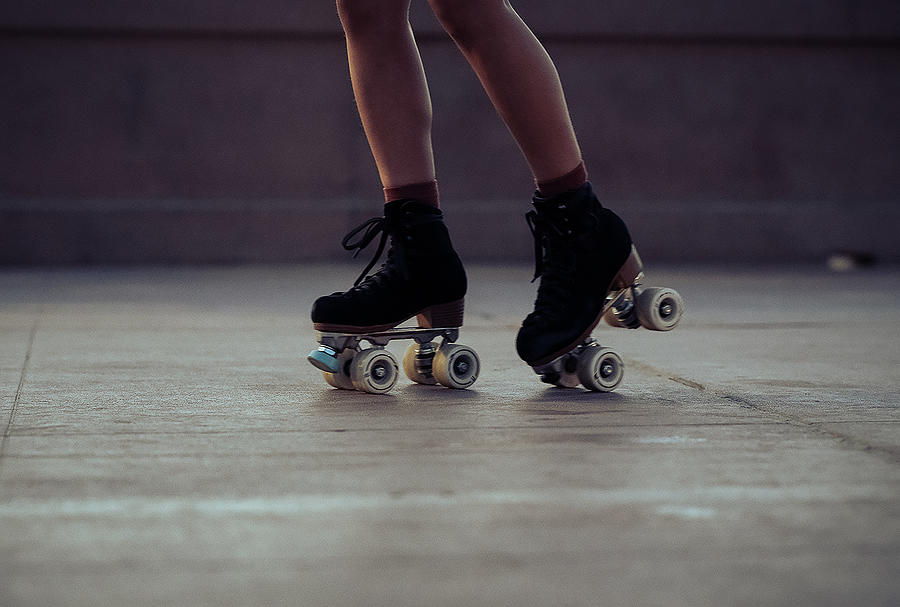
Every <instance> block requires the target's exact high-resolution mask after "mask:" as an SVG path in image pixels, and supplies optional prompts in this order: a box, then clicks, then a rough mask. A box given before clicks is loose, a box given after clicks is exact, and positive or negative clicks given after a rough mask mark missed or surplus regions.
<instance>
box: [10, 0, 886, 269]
mask: <svg viewBox="0 0 900 607" xmlns="http://www.w3.org/2000/svg"><path fill="white" fill-rule="evenodd" d="M687 4H688V5H689V6H687V7H685V6H683V5H681V4H680V3H672V2H664V1H662V0H656V1H654V0H632V1H627V0H615V1H609V2H594V1H592V0H563V1H560V2H544V1H540V0H527V1H526V0H523V1H519V2H515V3H514V5H515V6H516V7H517V9H518V10H519V12H520V13H521V14H522V15H523V17H524V18H525V19H526V21H528V22H529V24H530V25H531V26H532V27H533V28H534V29H535V31H536V32H537V33H538V35H539V36H541V38H542V39H543V40H544V42H545V44H546V46H547V48H548V50H549V51H550V52H551V54H552V55H553V56H554V58H555V60H556V61H557V65H558V67H559V70H560V73H561V75H562V78H563V81H564V85H565V86H566V90H567V95H568V98H569V104H570V107H571V110H572V114H573V118H574V121H575V125H576V129H577V130H578V132H579V134H580V137H581V139H582V144H583V148H584V153H585V158H586V160H587V163H588V168H589V170H590V172H591V175H592V179H593V181H594V183H595V185H596V187H597V189H598V190H600V192H601V193H602V196H603V198H604V199H605V200H606V201H608V203H609V204H610V206H612V207H613V208H615V209H616V210H618V211H620V212H621V213H622V214H623V215H624V216H625V217H626V219H628V220H629V221H630V224H631V226H632V230H633V232H634V234H635V236H636V239H637V240H638V244H639V246H640V248H641V250H642V254H643V256H644V257H645V258H650V259H652V260H672V261H693V260H702V261H707V260H711V261H760V260H770V261H776V260H779V261H780V260H814V259H822V258H824V256H825V255H826V254H827V253H828V252H829V251H832V250H835V249H853V250H862V251H869V252H872V253H875V254H877V255H878V256H879V257H880V258H881V259H885V260H889V261H894V262H896V261H900V239H898V238H897V237H896V232H897V226H900V103H898V99H900V77H898V75H900V3H898V2H897V1H896V0H858V1H851V0H844V1H837V0H797V1H794V2H783V1H775V0H760V1H757V2H738V1H735V0H729V1H724V0H718V1H715V0H695V1H694V2H691V3H687ZM413 21H414V25H415V28H416V31H417V34H418V37H419V40H420V46H421V48H422V54H423V58H424V60H425V64H426V70H427V72H428V74H429V77H430V85H431V91H432V95H433V103H434V110H435V124H434V140H435V146H436V156H437V164H438V171H439V180H440V183H441V191H442V196H443V206H444V208H445V211H446V212H447V216H448V222H449V223H450V224H451V228H452V229H453V232H454V237H455V239H456V241H457V243H458V246H459V248H460V250H461V252H462V253H463V255H464V257H465V258H467V259H472V260H474V259H521V260H527V259H528V258H529V256H530V254H531V249H530V240H529V239H530V235H529V233H528V230H527V228H526V226H525V223H524V221H523V219H522V214H523V213H524V212H525V211H526V210H527V207H528V202H529V196H530V193H531V183H530V176H529V173H528V170H527V167H526V165H525V163H524V161H523V160H522V158H521V156H520V155H519V152H518V150H517V148H516V146H515V144H514V143H513V141H512V139H511V138H510V136H509V135H508V133H507V132H506V129H505V127H504V126H503V124H502V123H501V122H500V121H499V119H498V118H497V117H496V116H495V114H494V112H493V110H492V108H491V106H490V104H489V103H488V102H487V100H486V98H485V96H484V94H483V92H482V91H481V88H480V86H479V84H478V82H477V80H476V79H475V78H474V76H473V75H472V74H471V73H470V71H469V69H468V66H467V65H466V64H465V62H464V61H463V59H462V58H461V57H460V55H459V54H458V53H457V52H456V50H455V48H454V47H453V45H452V43H450V42H449V41H448V40H447V39H446V37H445V36H444V35H443V34H442V33H441V31H440V28H439V27H438V26H437V25H436V23H435V22H434V20H433V18H432V17H431V15H430V13H429V11H428V9H427V5H426V4H425V3H424V2H423V1H422V0H414V2H413ZM380 204H381V200H380V185H379V183H378V179H377V174H376V171H375V167H374V164H373V162H372V160H371V156H370V154H369V151H368V148H367V146H366V142H365V139H364V136H363V134H362V130H361V127H360V126H359V120H358V118H357V116H356V113H355V107H354V102H353V98H352V93H351V90H350V86H349V82H348V75H347V68H346V60H345V55H344V47H343V39H342V34H341V31H340V25H339V23H338V21H337V18H336V15H335V10H334V6H333V4H332V3H331V2H329V1H328V0H322V1H321V2H319V1H316V2H313V1H310V0H305V1H302V2H298V1H293V2H288V1H287V0H259V1H257V2H253V3H250V2H243V3H238V2H232V3H222V2H212V1H210V0H194V1H193V2H184V1H176V0H158V1H155V2H152V3H136V2H131V1H127V2H126V1H124V0H118V1H111V0H107V1H104V2H87V1H85V0H81V1H78V0H69V1H67V2H61V1H58V0H46V1H43V2H39V1H34V0H31V1H26V0H12V1H7V2H4V3H3V4H2V5H0V263H17V264H18V263H58V262H107V261H108V262H147V261H150V262H157V261H163V262H185V261H187V262H207V261H267V260H306V259H317V258H331V257H341V256H343V251H342V250H341V249H340V246H339V240H340V237H341V236H342V235H343V234H344V232H345V231H346V230H347V229H348V228H350V227H352V226H354V225H355V224H356V223H359V222H360V221H362V220H364V219H366V218H368V217H370V216H372V215H374V214H376V213H378V212H379V211H380Z"/></svg>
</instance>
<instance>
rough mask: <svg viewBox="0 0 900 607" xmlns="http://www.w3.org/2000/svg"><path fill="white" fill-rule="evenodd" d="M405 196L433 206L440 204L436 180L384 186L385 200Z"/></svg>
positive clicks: (437, 206) (399, 198)
mask: <svg viewBox="0 0 900 607" xmlns="http://www.w3.org/2000/svg"><path fill="white" fill-rule="evenodd" d="M407 198H411V199H413V200H418V201H419V202H424V203H425V204H430V205H431V206H433V207H435V208H440V206H441V205H440V199H439V196H438V185H437V181H436V180H432V181H426V182H424V183H410V184H407V185H401V186H399V187H396V188H384V201H385V202H393V201H394V200H405V199H407Z"/></svg>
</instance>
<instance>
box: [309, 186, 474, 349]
mask: <svg viewBox="0 0 900 607" xmlns="http://www.w3.org/2000/svg"><path fill="white" fill-rule="evenodd" d="M379 233H380V234H381V239H380V241H379V244H378V250H377V252H376V253H375V257H373V259H372V261H371V262H370V263H369V265H368V266H367V267H366V269H365V270H363V272H362V274H360V276H359V278H357V280H356V282H355V283H354V286H353V288H352V289H350V290H348V291H344V292H338V293H333V294H331V295H327V296H324V297H320V298H319V299H318V300H316V302H315V304H314V305H313V309H312V321H313V325H314V327H315V328H316V330H318V331H326V332H336V333H358V334H363V333H372V332H377V331H384V330H386V329H390V328H393V327H396V326H397V325H399V324H400V323H402V322H404V321H406V320H408V319H410V318H412V317H414V316H416V317H417V319H418V324H419V326H420V327H435V326H440V327H460V326H462V321H463V298H464V296H465V294H466V274H465V270H464V269H463V266H462V262H461V261H460V259H459V256H458V255H457V254H456V251H454V249H453V246H452V244H451V243H450V235H449V233H448V231H447V226H446V225H445V224H444V221H443V213H441V211H440V210H439V209H437V208H435V207H432V206H431V205H428V204H425V203H421V202H418V201H415V200H395V201H392V202H389V203H387V204H385V205H384V217H376V218H373V219H370V220H369V221H367V222H365V223H364V224H362V225H360V226H359V227H357V228H355V229H354V230H352V231H351V232H350V233H349V234H347V235H346V236H345V237H344V239H343V241H342V245H343V246H344V248H345V249H347V250H348V251H353V250H356V251H357V253H359V251H361V250H362V249H363V248H365V247H366V246H367V245H368V244H369V243H370V242H371V241H372V240H374V239H375V238H376V237H377V236H378V235H379ZM388 238H390V247H389V248H388V252H387V260H386V261H385V263H384V264H382V266H381V268H380V269H379V270H378V271H377V272H375V273H374V274H372V275H370V276H369V275H368V272H369V270H371V269H372V267H373V266H374V265H375V264H376V263H377V262H378V259H379V258H380V257H381V254H382V252H383V251H384V248H385V244H386V242H387V240H388ZM354 239H355V240H354Z"/></svg>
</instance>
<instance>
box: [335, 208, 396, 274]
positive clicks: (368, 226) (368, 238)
mask: <svg viewBox="0 0 900 607" xmlns="http://www.w3.org/2000/svg"><path fill="white" fill-rule="evenodd" d="M395 231H396V227H395V226H393V225H392V223H391V221H390V220H389V219H388V218H387V217H373V218H372V219H369V220H368V221H365V222H363V223H362V224H360V225H358V226H356V227H355V228H353V229H352V230H350V231H349V232H348V233H347V235H346V236H344V238H343V239H342V240H341V246H342V247H344V250H346V251H355V252H354V253H353V258H354V259H355V258H356V257H357V256H358V255H359V254H360V253H361V252H362V250H363V249H365V248H366V247H367V246H369V244H370V243H371V242H372V241H373V240H375V238H376V237H377V236H378V235H379V234H381V237H380V239H379V241H378V248H377V250H376V251H375V255H374V256H373V257H372V259H371V261H369V264H368V265H367V266H366V267H365V269H364V270H363V271H362V272H361V273H360V275H359V277H358V278H357V279H356V281H355V282H354V283H353V287H354V288H361V289H364V288H368V287H372V286H377V285H378V284H381V283H383V282H385V281H386V280H389V279H391V278H393V277H395V276H396V275H397V274H400V276H401V277H404V276H405V268H406V264H405V263H403V255H404V253H403V247H394V246H391V248H390V249H389V250H388V257H387V260H386V262H385V263H384V264H382V265H381V267H380V268H379V269H378V271H377V272H375V274H373V275H372V276H368V274H369V270H371V269H372V268H373V267H375V264H376V263H378V260H379V259H381V256H382V254H383V253H384V248H385V246H386V244H387V240H388V237H390V236H392V235H393V234H394V232H395ZM360 233H361V234H362V235H361V236H360ZM357 236H358V238H357ZM354 238H356V240H354Z"/></svg>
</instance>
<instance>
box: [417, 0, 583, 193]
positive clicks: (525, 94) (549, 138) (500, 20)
mask: <svg viewBox="0 0 900 607" xmlns="http://www.w3.org/2000/svg"><path fill="white" fill-rule="evenodd" d="M429 4H430V5H431V8H432V10H433V11H434V13H435V15H436V16H437V18H438V20H439V21H440V22H441V24H442V25H443V27H444V29H445V30H446V31H447V33H448V34H449V35H450V36H451V37H452V38H453V40H454V42H455V43H456V45H457V47H459V49H460V51H461V52H462V54H463V55H464V56H465V58H466V60H467V61H468V62H469V64H470V65H471V66H472V69H473V70H474V71H475V73H476V75H477V76H478V78H479V80H480V81H481V84H482V86H484V89H485V91H486V92H487V94H488V97H489V98H490V99H491V102H492V103H493V104H494V107H495V108H496V109H497V112H498V113H499V114H500V117H501V118H502V119H503V121H504V122H505V123H506V125H507V127H508V128H509V130H510V132H511V133H512V135H513V137H514V138H515V140H516V142H517V143H518V144H519V147H520V148H521V150H522V152H523V154H524V155H525V158H526V160H527V161H528V163H529V165H530V167H531V170H532V173H533V174H534V178H535V181H537V182H539V183H540V182H550V181H554V180H557V179H559V178H561V177H563V176H565V175H567V174H568V173H570V172H572V171H573V169H575V168H576V167H577V166H580V163H581V150H580V148H579V146H578V141H577V139H576V138H575V131H574V129H573V128H572V122H571V119H570V118H569V110H568V107H567V105H566V99H565V95H564V94H563V89H562V85H561V84H560V80H559V75H558V73H557V71H556V67H555V66H554V64H553V61H552V60H551V59H550V56H549V55H548V54H547V51H546V50H544V47H543V46H542V45H541V43H540V42H539V41H538V39H537V38H535V36H534V34H532V32H531V30H530V29H529V28H528V26H527V25H525V23H524V22H523V21H522V19H520V18H519V15H518V14H516V12H515V10H513V8H512V7H511V6H510V5H509V3H508V2H506V1H505V0H429ZM578 185H580V184H576V186H575V187H578Z"/></svg>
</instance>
